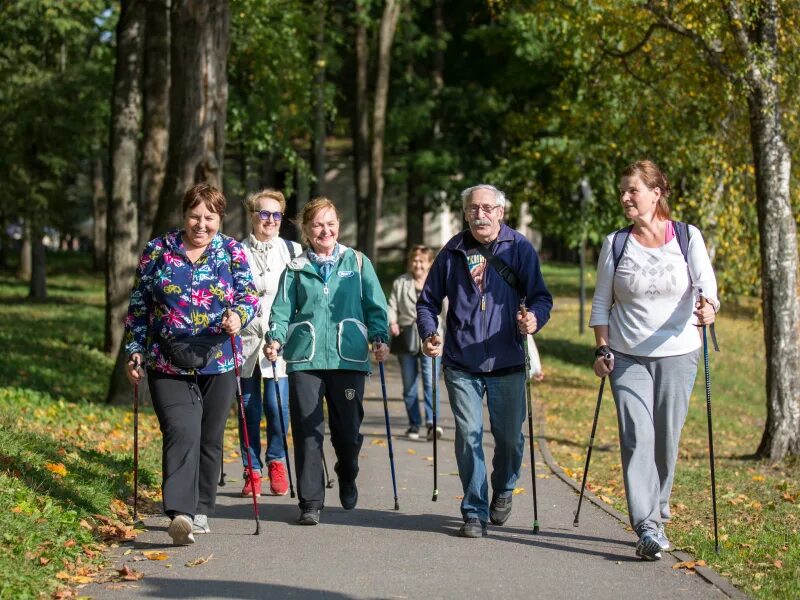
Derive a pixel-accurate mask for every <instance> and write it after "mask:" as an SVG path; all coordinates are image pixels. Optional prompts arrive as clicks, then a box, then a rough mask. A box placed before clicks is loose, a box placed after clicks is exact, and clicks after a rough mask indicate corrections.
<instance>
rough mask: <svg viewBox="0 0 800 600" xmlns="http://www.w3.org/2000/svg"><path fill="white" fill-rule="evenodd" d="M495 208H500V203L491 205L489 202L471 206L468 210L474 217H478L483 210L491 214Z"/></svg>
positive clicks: (486, 213) (484, 212)
mask: <svg viewBox="0 0 800 600" xmlns="http://www.w3.org/2000/svg"><path fill="white" fill-rule="evenodd" d="M495 208H500V205H499V204H495V205H494V206H489V205H488V204H481V205H480V206H470V207H469V208H468V209H467V212H468V213H469V214H470V215H472V216H473V217H477V216H478V214H479V213H481V212H482V213H483V214H485V215H488V214H491V213H492V211H494V209H495Z"/></svg>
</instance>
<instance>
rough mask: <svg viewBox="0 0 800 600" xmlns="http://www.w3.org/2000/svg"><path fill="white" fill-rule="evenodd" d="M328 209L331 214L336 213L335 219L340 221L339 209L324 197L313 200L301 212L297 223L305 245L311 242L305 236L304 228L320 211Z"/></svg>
mask: <svg viewBox="0 0 800 600" xmlns="http://www.w3.org/2000/svg"><path fill="white" fill-rule="evenodd" d="M328 208H332V209H333V212H335V213H336V219H337V220H339V221H341V220H342V215H341V214H340V213H339V209H338V208H336V205H335V204H334V203H333V202H331V201H330V200H328V199H327V198H326V197H325V196H320V197H319V198H314V199H313V200H310V201H309V202H307V203H306V205H305V206H304V207H303V212H302V213H301V215H300V222H299V223H297V224H298V225H300V229H301V231H302V232H303V239H304V240H305V242H306V245H310V244H311V240H310V239H309V238H308V235H306V227H307V226H308V225H310V224H311V221H312V220H313V219H314V217H315V216H316V215H317V213H319V212H320V211H323V210H326V209H328Z"/></svg>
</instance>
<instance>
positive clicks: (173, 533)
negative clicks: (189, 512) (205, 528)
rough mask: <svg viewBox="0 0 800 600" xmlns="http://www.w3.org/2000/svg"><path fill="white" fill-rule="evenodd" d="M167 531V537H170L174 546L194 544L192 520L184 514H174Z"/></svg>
mask: <svg viewBox="0 0 800 600" xmlns="http://www.w3.org/2000/svg"><path fill="white" fill-rule="evenodd" d="M167 533H168V534H169V537H171V538H172V543H173V544H175V545H176V546H188V545H189V544H194V535H193V534H192V520H191V519H190V518H189V517H188V516H186V515H175V518H174V519H172V523H170V524H169V529H167Z"/></svg>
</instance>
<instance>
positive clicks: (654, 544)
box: [636, 531, 661, 560]
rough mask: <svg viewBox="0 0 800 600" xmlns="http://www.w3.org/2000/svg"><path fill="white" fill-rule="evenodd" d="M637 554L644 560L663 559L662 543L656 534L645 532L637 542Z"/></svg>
mask: <svg viewBox="0 0 800 600" xmlns="http://www.w3.org/2000/svg"><path fill="white" fill-rule="evenodd" d="M636 556H638V557H639V558H643V559H644V560H661V544H659V543H658V540H657V539H656V534H655V533H652V532H649V531H648V532H645V533H643V534H642V537H640V538H639V543H638V544H636Z"/></svg>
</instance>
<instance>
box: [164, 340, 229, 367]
mask: <svg viewBox="0 0 800 600" xmlns="http://www.w3.org/2000/svg"><path fill="white" fill-rule="evenodd" d="M227 340H228V336H227V335H226V334H222V333H218V334H216V335H182V336H179V337H174V338H172V339H164V338H162V339H161V352H162V354H163V355H164V357H165V358H166V359H167V360H168V361H169V362H170V363H172V364H173V365H174V366H176V367H178V368H179V369H202V368H203V367H205V366H206V365H207V364H208V363H209V362H210V361H211V359H212V358H214V355H216V354H217V352H218V351H219V350H220V349H221V348H222V344H224V343H225V342H226V341H227Z"/></svg>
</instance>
